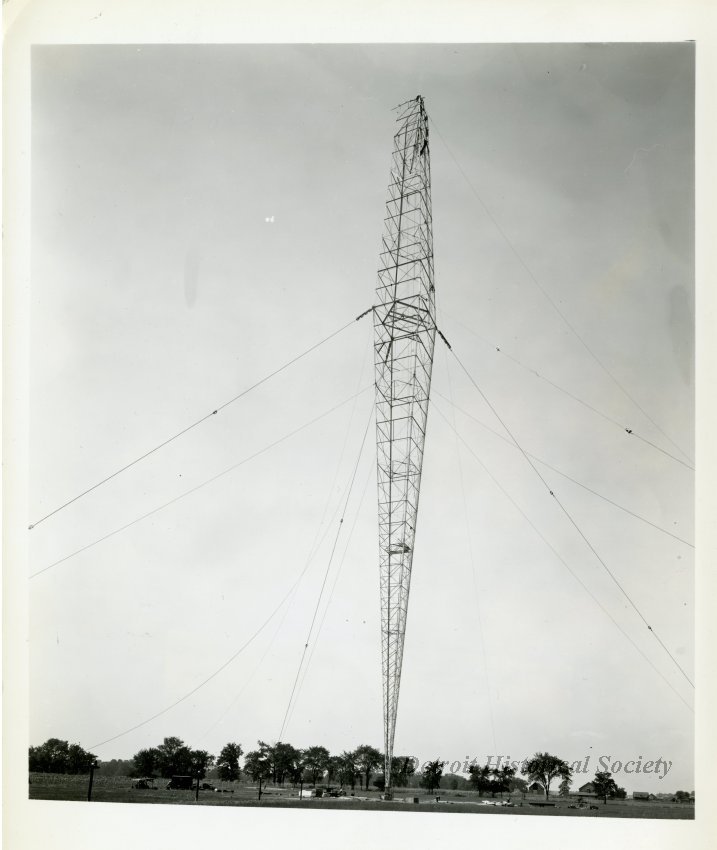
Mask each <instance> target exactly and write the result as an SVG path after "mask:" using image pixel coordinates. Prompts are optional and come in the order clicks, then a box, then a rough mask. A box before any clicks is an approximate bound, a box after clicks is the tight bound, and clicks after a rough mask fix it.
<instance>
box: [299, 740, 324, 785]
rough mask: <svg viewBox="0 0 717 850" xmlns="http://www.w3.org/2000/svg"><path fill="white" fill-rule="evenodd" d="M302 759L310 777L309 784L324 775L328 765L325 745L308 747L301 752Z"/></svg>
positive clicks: (314, 782)
mask: <svg viewBox="0 0 717 850" xmlns="http://www.w3.org/2000/svg"><path fill="white" fill-rule="evenodd" d="M302 760H303V764H304V768H305V769H306V770H307V771H308V773H309V776H310V777H311V784H312V785H316V781H317V779H320V778H321V777H322V776H323V775H324V771H325V770H326V769H327V768H328V766H329V751H328V750H327V749H326V747H309V748H308V749H306V750H304V751H303V752H302Z"/></svg>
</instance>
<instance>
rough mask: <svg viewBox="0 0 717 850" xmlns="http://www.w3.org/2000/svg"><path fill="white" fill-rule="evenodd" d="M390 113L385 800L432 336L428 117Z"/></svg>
mask: <svg viewBox="0 0 717 850" xmlns="http://www.w3.org/2000/svg"><path fill="white" fill-rule="evenodd" d="M396 110H397V112H398V117H397V119H396V121H397V125H398V127H397V130H396V133H395V135H394V139H393V141H394V147H393V160H392V167H391V178H390V182H389V189H388V200H387V202H386V219H385V231H384V235H383V250H382V252H381V256H380V269H379V272H378V285H377V288H376V294H377V301H376V305H375V307H374V340H375V341H374V359H375V366H376V447H377V458H378V464H377V465H378V526H379V557H380V583H381V656H382V659H381V660H382V668H383V712H384V745H385V750H384V752H385V773H384V776H385V778H386V780H385V781H386V793H387V796H389V797H390V796H391V759H392V756H393V742H394V737H395V731H396V714H397V710H398V695H399V688H400V684H401V665H402V661H403V643H404V637H405V632H406V615H407V610H408V594H409V590H410V585H411V565H412V561H413V550H414V542H415V537H416V517H417V514H418V496H419V490H420V485H421V467H422V464H423V446H424V440H425V436H426V421H427V416H428V397H429V391H430V387H431V369H432V365H433V347H434V341H435V334H436V322H435V300H434V286H433V231H432V221H431V171H430V160H429V149H428V115H427V114H426V109H425V106H424V102H423V98H422V97H421V96H420V95H419V96H418V97H417V98H416V99H415V100H411V101H407V102H406V103H403V104H401V105H400V106H398V107H396Z"/></svg>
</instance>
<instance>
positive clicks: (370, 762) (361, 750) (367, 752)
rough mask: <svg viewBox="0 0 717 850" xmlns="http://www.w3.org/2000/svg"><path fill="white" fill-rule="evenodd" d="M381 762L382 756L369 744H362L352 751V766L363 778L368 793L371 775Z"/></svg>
mask: <svg viewBox="0 0 717 850" xmlns="http://www.w3.org/2000/svg"><path fill="white" fill-rule="evenodd" d="M382 761H383V755H382V754H381V753H380V752H379V751H378V750H377V749H376V747H372V746H370V745H369V744H362V745H361V746H360V747H357V748H356V750H355V751H354V764H355V765H356V769H357V770H358V772H359V773H361V774H363V776H364V777H365V788H366V790H367V791H368V785H369V782H370V781H371V774H372V773H373V772H374V771H375V770H376V768H377V767H379V765H380V764H381V762H382Z"/></svg>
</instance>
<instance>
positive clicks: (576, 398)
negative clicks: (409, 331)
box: [441, 310, 695, 472]
mask: <svg viewBox="0 0 717 850" xmlns="http://www.w3.org/2000/svg"><path fill="white" fill-rule="evenodd" d="M441 312H442V313H443V314H444V315H445V316H447V317H448V318H449V319H450V320H451V321H452V322H455V323H456V324H457V325H460V326H461V327H462V328H464V329H465V330H467V331H468V333H470V334H472V335H473V336H474V337H476V338H477V339H479V340H481V342H484V343H485V344H486V345H489V346H490V347H491V348H493V349H495V351H497V352H498V353H499V354H502V355H503V356H504V357H507V358H508V359H509V360H512V361H513V363H515V364H516V365H517V366H520V367H521V369H525V371H526V372H529V373H530V374H531V375H534V376H535V377H536V378H540V379H541V380H542V381H545V382H546V383H547V384H550V386H551V387H553V388H554V389H556V390H559V391H560V392H561V393H564V394H565V395H566V396H568V397H569V398H571V399H573V401H577V402H578V404H582V405H583V407H586V408H587V409H588V410H591V411H592V412H593V413H596V414H597V415H598V416H601V417H602V418H603V419H605V420H606V421H607V422H611V423H612V424H613V425H617V427H618V428H620V430H622V431H624V432H625V433H626V434H628V435H629V436H630V437H637V439H638V440H641V441H642V442H643V443H646V444H647V445H648V446H652V448H653V449H657V451H658V452H661V453H662V454H663V455H666V456H667V457H669V458H672V460H674V461H676V462H677V463H680V464H682V466H686V467H687V469H691V470H692V471H693V472H694V470H695V468H694V466H690V464H689V463H686V462H685V461H684V460H682V459H681V458H679V457H677V456H676V455H673V454H671V453H670V452H668V451H666V450H665V449H663V448H662V447H661V446H658V445H657V444H656V443H653V442H652V441H651V440H648V439H647V437H643V436H642V434H638V433H637V432H636V431H635V430H634V429H632V428H628V427H626V426H625V425H623V423H622V422H619V421H618V420H617V419H613V417H612V416H610V415H609V414H607V413H605V412H604V411H602V410H599V409H598V408H597V407H594V406H593V405H592V404H590V403H589V402H587V401H585V399H582V398H580V397H579V396H577V395H575V394H574V393H572V392H570V390H566V389H565V387H561V386H560V384H556V383H555V381H551V380H550V378H547V377H546V376H545V375H543V374H541V373H540V372H538V371H537V370H536V369H533V368H531V367H530V366H526V365H525V363H522V362H521V361H520V360H518V358H517V357H514V356H513V355H512V354H509V353H508V352H507V351H506V350H505V349H504V348H502V347H501V346H498V345H496V344H495V343H493V342H491V341H490V340H487V339H486V338H485V337H483V336H481V335H480V334H479V333H476V332H475V331H474V330H473V329H472V328H469V327H468V325H466V324H464V323H463V322H461V321H460V319H456V318H454V317H452V316H451V315H450V314H449V313H446V312H445V310H442V311H441Z"/></svg>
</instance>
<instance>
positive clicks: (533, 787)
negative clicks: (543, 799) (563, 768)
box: [528, 782, 545, 794]
mask: <svg viewBox="0 0 717 850" xmlns="http://www.w3.org/2000/svg"><path fill="white" fill-rule="evenodd" d="M528 793H529V794H545V788H543V786H542V785H541V784H540V783H539V782H531V783H530V785H528Z"/></svg>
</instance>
